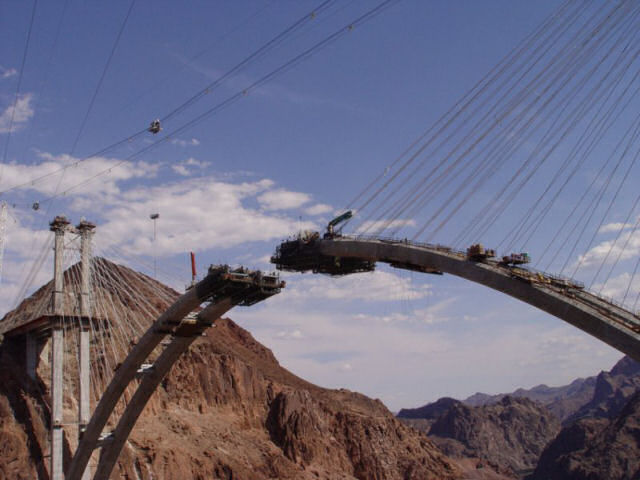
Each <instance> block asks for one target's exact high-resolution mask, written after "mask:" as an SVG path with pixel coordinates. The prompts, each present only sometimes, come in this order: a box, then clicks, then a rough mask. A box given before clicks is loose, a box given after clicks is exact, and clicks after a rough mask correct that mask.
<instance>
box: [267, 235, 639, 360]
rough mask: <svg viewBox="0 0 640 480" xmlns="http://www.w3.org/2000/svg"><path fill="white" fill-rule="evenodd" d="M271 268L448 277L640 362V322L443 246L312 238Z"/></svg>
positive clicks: (569, 283)
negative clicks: (379, 265)
mask: <svg viewBox="0 0 640 480" xmlns="http://www.w3.org/2000/svg"><path fill="white" fill-rule="evenodd" d="M271 262H272V263H274V264H275V265H276V267H277V268H278V269H279V270H284V271H293V272H308V271H312V272H314V273H324V274H329V275H349V274H354V273H358V272H366V271H372V270H374V269H375V265H376V262H384V263H388V264H389V265H391V266H392V267H395V268H401V269H406V270H413V271H418V272H424V273H430V274H443V273H448V274H451V275H455V276H458V277H461V278H464V279H466V280H470V281H472V282H475V283H479V284H481V285H484V286H486V287H489V288H492V289H494V290H498V291H499V292H502V293H505V294H507V295H509V296H511V297H514V298H517V299H518V300H521V301H523V302H525V303H528V304H530V305H533V306H534V307H537V308H539V309H540V310H544V311H545V312H547V313H550V314H551V315H554V316H555V317H558V318H560V319H562V320H564V321H566V322H568V323H570V324H571V325H573V326H575V327H577V328H579V329H580V330H583V331H585V332H587V333H588V334H590V335H593V336H594V337H596V338H598V339H600V340H602V341H603V342H605V343H608V344H609V345H611V346H612V347H614V348H616V349H618V350H620V351H621V352H623V353H625V354H627V355H629V356H630V357H632V358H634V359H635V360H638V361H640V317H639V316H638V315H637V314H636V313H633V312H630V311H628V310H627V309H625V308H624V307H622V306H621V305H619V304H617V303H615V302H614V301H613V300H611V299H606V298H604V297H602V296H599V295H596V294H595V293H592V292H589V291H587V290H586V289H585V288H584V285H583V284H581V283H580V282H577V281H575V280H572V279H569V278H565V277H560V276H556V275H552V274H548V273H544V272H538V271H535V270H530V269H527V268H524V267H521V266H517V265H512V264H508V263H506V262H504V261H498V260H493V259H491V258H478V257H470V256H469V254H468V253H467V252H466V251H458V250H454V249H452V248H449V247H447V246H443V245H433V244H428V243H414V242H410V241H408V240H397V239H392V238H375V237H364V236H343V235H335V234H331V233H330V232H328V233H327V234H326V235H324V237H323V238H321V236H320V234H319V233H317V232H307V233H305V234H301V235H299V236H298V237H296V238H294V239H292V240H289V241H286V242H283V243H282V244H280V246H278V248H277V249H276V253H275V255H274V256H273V257H272V258H271Z"/></svg>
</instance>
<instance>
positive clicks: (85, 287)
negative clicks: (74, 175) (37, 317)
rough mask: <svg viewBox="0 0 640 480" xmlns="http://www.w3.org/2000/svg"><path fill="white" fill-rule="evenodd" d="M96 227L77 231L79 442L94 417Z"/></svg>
mask: <svg viewBox="0 0 640 480" xmlns="http://www.w3.org/2000/svg"><path fill="white" fill-rule="evenodd" d="M95 227H96V226H95V225H94V224H93V223H90V222H87V221H86V220H82V221H81V222H80V223H79V224H78V226H77V227H76V229H77V230H78V232H80V268H81V272H80V282H81V292H80V317H81V318H80V322H79V325H78V328H79V329H80V332H79V333H80V335H79V337H80V339H79V345H78V352H79V355H78V375H79V379H78V385H79V390H80V391H79V397H80V398H79V399H78V443H80V440H81V439H82V435H83V434H84V431H85V430H86V428H87V424H88V423H89V419H90V417H91V403H90V402H91V395H90V394H91V364H90V362H91V354H90V348H89V347H90V342H91V337H90V335H91V328H90V324H89V321H90V317H91V302H90V287H89V285H90V276H91V271H90V258H91V237H92V236H93V229H94V228H95ZM90 478H91V468H90V467H89V465H87V467H86V469H85V470H84V472H83V474H82V480H89V479H90Z"/></svg>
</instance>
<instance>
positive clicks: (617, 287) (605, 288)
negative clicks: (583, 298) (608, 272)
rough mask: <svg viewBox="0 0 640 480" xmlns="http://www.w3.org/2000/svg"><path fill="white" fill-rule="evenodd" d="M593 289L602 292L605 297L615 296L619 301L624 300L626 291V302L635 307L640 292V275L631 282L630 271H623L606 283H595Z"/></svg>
mask: <svg viewBox="0 0 640 480" xmlns="http://www.w3.org/2000/svg"><path fill="white" fill-rule="evenodd" d="M629 284H631V285H629ZM627 288H628V292H627ZM593 291H595V292H600V293H601V294H602V295H604V296H605V297H608V298H613V299H616V300H618V301H622V299H623V297H624V295H625V293H626V294H627V298H626V299H625V302H624V303H625V305H627V306H628V307H629V308H633V304H634V302H635V299H636V297H637V296H638V293H640V275H638V274H636V276H635V278H634V279H633V282H631V274H630V273H628V272H625V273H621V274H620V275H617V276H615V277H612V278H610V279H609V280H608V281H607V283H606V284H604V285H603V284H602V283H598V284H595V285H594V286H593Z"/></svg>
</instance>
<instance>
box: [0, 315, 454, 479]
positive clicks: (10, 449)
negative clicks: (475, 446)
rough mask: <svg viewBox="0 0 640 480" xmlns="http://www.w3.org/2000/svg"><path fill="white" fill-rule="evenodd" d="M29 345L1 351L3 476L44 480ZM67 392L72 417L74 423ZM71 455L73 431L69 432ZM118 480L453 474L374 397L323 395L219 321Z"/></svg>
mask: <svg viewBox="0 0 640 480" xmlns="http://www.w3.org/2000/svg"><path fill="white" fill-rule="evenodd" d="M23 359H24V346H23V344H20V343H19V342H13V341H5V343H3V344H2V346H1V347H0V478H7V479H36V478H39V479H45V478H48V475H47V470H48V458H47V455H48V449H49V446H48V431H49V407H48V405H49V385H48V376H47V369H46V365H45V364H46V363H47V360H46V355H43V359H42V361H41V365H40V367H39V370H38V373H39V378H38V379H37V380H36V381H33V380H30V379H29V378H28V377H27V376H26V375H25V374H24V363H23ZM74 408H76V405H75V403H74V398H73V395H71V394H70V392H66V393H65V418H67V419H71V418H72V416H73V411H74ZM66 436H67V437H66V446H65V457H66V459H67V460H68V459H69V458H70V456H71V452H72V449H73V447H74V445H75V443H76V442H75V436H76V432H74V431H73V429H72V427H69V428H67V429H66ZM112 478H124V479H136V480H151V479H187V478H188V479H202V480H204V479H207V480H209V479H251V480H254V479H255V480H261V479H276V478H277V479H319V478H320V479H354V478H358V479H434V480H435V479H444V480H448V479H454V478H459V473H458V471H457V469H456V467H455V466H454V465H453V464H452V462H451V461H449V460H448V459H447V458H446V457H445V456H444V455H443V454H442V453H441V452H440V451H439V450H438V448H437V447H436V446H435V445H434V444H433V443H432V442H431V441H430V440H429V439H427V438H426V437H425V436H424V435H422V434H420V433H419V432H416V431H415V430H413V429H411V428H409V427H407V426H405V425H403V424H402V423H400V422H399V421H398V420H397V419H395V417H394V416H393V415H392V414H391V413H390V412H389V411H388V410H387V408H386V407H385V406H384V405H383V404H382V403H381V402H380V401H378V400H372V399H370V398H367V397H365V396H363V395H360V394H358V393H353V392H350V391H347V390H327V389H323V388H320V387H317V386H315V385H312V384H310V383H308V382H306V381H304V380H302V379H300V378H298V377H296V376H295V375H293V374H291V373H290V372H288V371H287V370H285V369H283V368H282V367H281V366H280V365H279V364H278V362H277V360H276V359H275V357H274V356H273V354H272V352H271V351H270V350H269V349H267V348H265V347H264V346H262V345H260V344H259V343H258V342H257V341H255V339H253V337H252V336H251V335H250V334H249V333H248V332H247V331H246V330H244V329H242V328H240V327H239V326H238V325H236V324H235V323H233V322H232V321H231V320H228V319H225V320H219V321H218V322H217V324H216V327H214V328H211V329H210V330H209V331H208V334H207V336H206V337H202V338H200V339H198V340H197V342H196V343H195V344H194V345H193V346H192V348H191V349H190V351H189V352H188V353H187V354H186V355H185V356H184V357H183V358H182V359H181V360H180V361H179V362H178V363H177V364H176V365H175V366H174V368H173V370H172V371H171V373H170V374H169V375H168V376H167V378H166V379H165V380H164V381H163V383H162V386H161V388H159V389H158V391H157V392H156V393H155V394H154V395H153V397H152V399H151V401H150V403H149V404H148V406H147V408H146V409H145V412H144V413H143V415H142V417H141V418H140V420H139V422H138V424H137V425H136V427H135V428H134V430H133V433H132V436H131V437H130V439H129V441H128V442H127V444H126V446H125V448H124V450H123V452H122V454H121V456H120V459H119V461H118V465H117V468H116V471H114V474H113V476H112Z"/></svg>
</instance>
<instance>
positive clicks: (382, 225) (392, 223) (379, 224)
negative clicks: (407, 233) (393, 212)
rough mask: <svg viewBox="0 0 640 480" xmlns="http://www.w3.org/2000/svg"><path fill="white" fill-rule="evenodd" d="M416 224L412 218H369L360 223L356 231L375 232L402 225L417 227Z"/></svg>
mask: <svg viewBox="0 0 640 480" xmlns="http://www.w3.org/2000/svg"><path fill="white" fill-rule="evenodd" d="M415 225H416V222H415V220H412V219H402V218H399V219H397V220H375V221H374V220H369V221H366V222H364V223H363V224H362V225H360V226H359V227H358V229H357V230H356V233H365V232H366V233H369V234H375V233H376V232H379V231H380V230H382V229H385V230H390V229H397V228H402V227H415Z"/></svg>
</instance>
